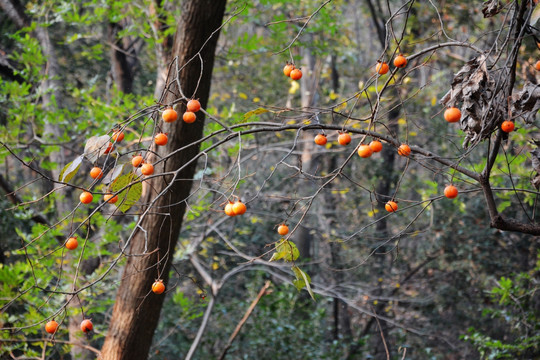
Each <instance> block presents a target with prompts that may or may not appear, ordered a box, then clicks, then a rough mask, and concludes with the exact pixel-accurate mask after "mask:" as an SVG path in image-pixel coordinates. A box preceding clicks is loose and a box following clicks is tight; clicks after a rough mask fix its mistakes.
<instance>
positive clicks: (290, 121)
mask: <svg viewBox="0 0 540 360" xmlns="http://www.w3.org/2000/svg"><path fill="white" fill-rule="evenodd" d="M293 124H296V121H295V120H289V121H287V125H293Z"/></svg>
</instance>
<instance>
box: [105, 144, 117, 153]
mask: <svg viewBox="0 0 540 360" xmlns="http://www.w3.org/2000/svg"><path fill="white" fill-rule="evenodd" d="M113 150H114V146H113V144H112V142H109V144H108V145H107V148H106V149H105V151H104V152H103V153H104V154H108V153H110V152H111V151H113Z"/></svg>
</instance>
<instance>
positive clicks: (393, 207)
mask: <svg viewBox="0 0 540 360" xmlns="http://www.w3.org/2000/svg"><path fill="white" fill-rule="evenodd" d="M393 63H394V66H395V67H396V68H399V69H403V68H405V67H406V66H407V63H408V60H407V57H405V56H404V55H403V54H399V55H398V56H396V57H395V58H394V61H393ZM535 67H536V68H537V70H539V71H540V61H538V62H537V64H536V65H535ZM294 69H296V68H295V66H294V64H292V63H289V62H287V64H286V65H285V67H284V68H283V73H284V74H285V75H286V76H291V72H292V71H293V70H294ZM375 71H376V72H377V74H379V75H384V74H387V73H388V71H390V67H389V65H388V63H386V62H385V61H378V62H377V65H376V66H375ZM300 75H301V74H300ZM291 78H292V76H291ZM444 119H445V120H446V121H447V122H449V123H454V122H459V120H460V119H461V111H460V110H459V109H458V108H456V107H449V108H448V109H446V111H445V112H444ZM501 129H502V130H503V131H504V132H507V133H509V132H511V131H513V130H514V123H513V122H512V121H510V120H507V121H504V122H503V123H502V124H501ZM314 141H315V144H317V145H320V146H324V145H326V144H327V142H328V139H327V136H326V134H324V133H319V134H317V135H316V136H315V138H314ZM337 141H338V143H339V144H340V145H343V146H346V145H349V144H350V143H351V141H352V138H351V135H350V134H349V133H347V132H343V131H339V132H338V139H337ZM382 148H383V145H382V143H381V141H380V140H379V139H373V140H372V141H371V142H370V143H369V144H360V145H359V146H358V149H357V153H358V156H360V157H361V158H369V157H370V156H371V155H373V153H377V152H380V151H381V150H382ZM397 152H398V154H399V155H400V156H404V157H408V156H409V155H410V154H411V147H410V146H409V145H408V144H401V145H400V146H399V147H398V149H397ZM457 195H458V189H457V188H456V187H455V186H454V185H453V184H450V185H448V186H446V187H445V189H444V196H445V197H447V198H449V199H454V198H455V197H457ZM385 209H386V211H388V212H394V211H397V209H398V204H397V202H395V201H394V200H393V199H392V200H390V201H388V202H387V203H386V204H385ZM281 226H286V225H285V224H282V225H280V228H281ZM278 232H279V228H278ZM287 232H288V228H287ZM280 234H281V232H280ZM285 234H286V233H285Z"/></svg>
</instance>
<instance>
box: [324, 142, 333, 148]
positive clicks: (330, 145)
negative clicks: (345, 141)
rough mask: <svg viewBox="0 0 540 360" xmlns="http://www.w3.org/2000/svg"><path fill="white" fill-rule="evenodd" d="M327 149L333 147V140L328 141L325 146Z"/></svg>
mask: <svg viewBox="0 0 540 360" xmlns="http://www.w3.org/2000/svg"><path fill="white" fill-rule="evenodd" d="M325 147H326V148H327V149H331V148H332V142H330V141H329V142H327V143H326V146H325Z"/></svg>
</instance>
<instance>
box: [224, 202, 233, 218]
mask: <svg viewBox="0 0 540 360" xmlns="http://www.w3.org/2000/svg"><path fill="white" fill-rule="evenodd" d="M233 205H234V203H233V202H231V201H229V202H228V203H227V205H225V209H224V210H225V214H227V215H228V216H236V214H235V212H234V209H233Z"/></svg>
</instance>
